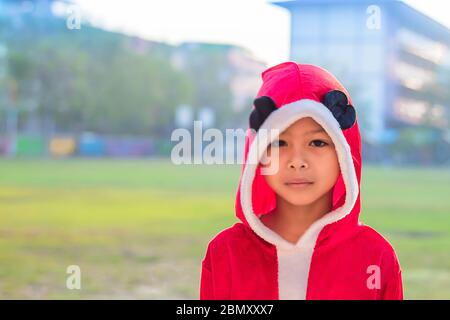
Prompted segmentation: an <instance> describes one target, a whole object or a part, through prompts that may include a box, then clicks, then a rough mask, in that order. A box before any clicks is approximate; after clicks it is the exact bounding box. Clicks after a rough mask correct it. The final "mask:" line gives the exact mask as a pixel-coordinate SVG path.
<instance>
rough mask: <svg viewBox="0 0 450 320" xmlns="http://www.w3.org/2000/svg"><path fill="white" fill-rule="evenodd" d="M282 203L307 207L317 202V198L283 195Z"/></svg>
mask: <svg viewBox="0 0 450 320" xmlns="http://www.w3.org/2000/svg"><path fill="white" fill-rule="evenodd" d="M281 198H283V200H284V201H286V202H288V203H289V204H290V205H292V206H307V205H310V204H312V203H314V202H315V201H317V200H318V199H319V198H318V197H311V196H306V195H301V196H299V195H298V194H292V195H291V194H285V195H281Z"/></svg>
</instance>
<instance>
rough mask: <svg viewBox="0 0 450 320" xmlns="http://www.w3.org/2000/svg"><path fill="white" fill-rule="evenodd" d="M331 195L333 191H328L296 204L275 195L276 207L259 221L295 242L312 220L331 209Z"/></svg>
mask: <svg viewBox="0 0 450 320" xmlns="http://www.w3.org/2000/svg"><path fill="white" fill-rule="evenodd" d="M332 197H333V193H332V191H330V192H328V193H326V194H325V195H324V196H322V197H321V198H319V199H317V201H315V202H313V203H311V204H308V205H305V206H296V205H293V204H291V203H289V202H287V201H285V200H284V199H282V198H281V197H279V196H277V207H276V208H275V209H274V210H273V211H271V212H270V213H268V214H266V215H264V216H262V217H261V221H262V222H263V223H264V224H265V225H266V226H267V227H269V228H270V229H272V230H273V231H275V232H277V233H278V234H279V235H280V236H281V237H283V238H284V239H286V240H287V241H289V242H291V243H294V244H295V243H297V242H298V239H299V238H300V237H301V236H302V235H303V233H304V232H305V231H306V230H307V229H308V228H309V226H310V225H311V224H313V223H314V221H316V220H318V219H320V218H321V217H323V216H324V215H325V214H327V213H328V212H330V211H331V210H332Z"/></svg>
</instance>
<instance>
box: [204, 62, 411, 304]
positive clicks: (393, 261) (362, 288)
mask: <svg viewBox="0 0 450 320" xmlns="http://www.w3.org/2000/svg"><path fill="white" fill-rule="evenodd" d="M262 79H263V84H262V87H261V88H260V90H259V92H258V95H257V96H258V98H257V99H255V102H254V108H253V111H252V113H251V115H250V128H251V129H252V130H248V132H247V136H246V143H245V149H244V150H245V157H244V160H245V161H244V165H243V170H242V175H241V178H240V182H239V187H238V190H237V196H236V216H237V217H238V218H239V219H240V220H241V222H239V223H236V224H234V225H233V226H232V227H230V228H228V229H225V230H223V231H222V232H220V233H219V234H218V235H217V236H216V237H215V238H214V239H213V240H211V242H210V243H209V245H208V249H207V252H206V255H205V258H204V259H203V261H202V274H201V283H200V298H201V299H261V300H269V299H403V289H402V279H401V269H400V265H399V263H398V260H397V257H396V254H395V251H394V249H393V248H392V247H391V245H390V244H389V243H388V242H387V241H386V240H385V239H384V238H383V237H382V236H381V235H380V234H378V233H377V232H376V231H375V230H373V229H371V228H370V227H368V226H365V225H363V224H362V223H360V222H359V221H358V217H359V211H360V180H361V138H360V133H359V128H358V123H357V120H356V112H355V109H354V107H353V106H352V102H351V99H350V96H349V94H348V92H347V91H346V90H345V88H344V87H343V86H342V85H341V84H340V83H339V82H338V81H337V80H336V78H335V77H334V76H333V75H331V74H330V73H329V72H327V71H326V70H324V69H322V68H319V67H316V66H312V65H304V64H297V63H294V62H285V63H281V64H279V65H276V66H274V67H272V68H269V69H267V70H266V71H264V72H263V73H262ZM273 130H275V131H273ZM268 132H269V133H268ZM270 132H275V133H276V134H270ZM277 134H278V136H277ZM274 168H275V170H273V169H274ZM268 169H270V170H268Z"/></svg>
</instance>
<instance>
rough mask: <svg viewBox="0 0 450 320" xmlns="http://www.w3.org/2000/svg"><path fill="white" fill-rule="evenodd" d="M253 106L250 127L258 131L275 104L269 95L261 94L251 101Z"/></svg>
mask: <svg viewBox="0 0 450 320" xmlns="http://www.w3.org/2000/svg"><path fill="white" fill-rule="evenodd" d="M253 104H254V106H255V108H254V109H253V111H252V113H251V114H250V128H251V129H254V130H255V131H258V129H259V128H260V127H261V125H262V124H263V122H264V121H265V120H266V119H267V117H268V116H269V115H270V114H271V113H272V112H273V111H275V110H277V106H276V105H275V102H274V101H273V100H272V98H271V97H268V96H262V97H259V98H256V99H255V100H254V101H253Z"/></svg>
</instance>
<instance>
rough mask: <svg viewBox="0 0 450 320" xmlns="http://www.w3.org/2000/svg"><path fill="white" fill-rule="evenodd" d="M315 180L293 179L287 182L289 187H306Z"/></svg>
mask: <svg viewBox="0 0 450 320" xmlns="http://www.w3.org/2000/svg"><path fill="white" fill-rule="evenodd" d="M313 183H314V182H312V181H309V180H307V179H292V180H289V181H288V182H286V183H285V185H287V186H288V187H294V188H304V187H308V186H310V185H312V184H313Z"/></svg>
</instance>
